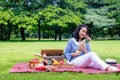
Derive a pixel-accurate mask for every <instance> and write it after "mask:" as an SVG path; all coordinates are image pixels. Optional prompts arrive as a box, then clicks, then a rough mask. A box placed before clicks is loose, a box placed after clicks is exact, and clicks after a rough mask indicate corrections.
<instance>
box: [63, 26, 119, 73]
mask: <svg viewBox="0 0 120 80" xmlns="http://www.w3.org/2000/svg"><path fill="white" fill-rule="evenodd" d="M90 40H91V39H90V37H89V36H88V26H87V25H79V26H78V27H77V29H76V30H75V31H74V33H73V38H71V39H70V40H69V41H68V43H67V46H66V48H65V50H64V57H65V58H66V61H67V62H68V63H72V64H74V65H75V66H77V67H91V68H95V69H100V70H106V71H115V70H118V68H116V67H112V66H110V65H108V64H106V63H105V62H104V61H103V60H101V59H100V58H99V57H98V56H97V55H96V53H94V52H91V50H90V46H89V41H90Z"/></svg>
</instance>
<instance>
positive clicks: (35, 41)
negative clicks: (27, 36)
mask: <svg viewBox="0 0 120 80" xmlns="http://www.w3.org/2000/svg"><path fill="white" fill-rule="evenodd" d="M66 41H68V40H67V39H66V40H61V41H59V40H56V41H55V40H49V39H48V40H40V41H39V40H25V41H22V40H5V41H3V40H1V41H0V42H66Z"/></svg>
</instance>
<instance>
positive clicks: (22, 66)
mask: <svg viewBox="0 0 120 80" xmlns="http://www.w3.org/2000/svg"><path fill="white" fill-rule="evenodd" d="M116 67H118V68H120V64H118V65H116ZM47 71H48V70H34V69H30V68H29V66H28V65H27V63H25V62H20V63H17V64H16V65H15V66H13V67H12V68H11V69H10V71H9V72H10V73H17V72H24V73H25V72H47ZM54 72H82V73H89V74H98V73H116V72H117V73H118V72H120V71H102V70H97V69H92V68H78V67H71V68H57V69H56V70H55V71H54Z"/></svg>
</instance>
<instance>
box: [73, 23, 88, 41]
mask: <svg viewBox="0 0 120 80" xmlns="http://www.w3.org/2000/svg"><path fill="white" fill-rule="evenodd" d="M83 27H85V28H87V34H88V31H89V27H88V26H87V25H85V24H82V25H79V26H78V27H77V28H76V30H75V31H74V32H73V34H72V37H74V38H75V39H76V40H77V41H79V31H80V30H81V29H82V28H83ZM83 39H85V38H83ZM83 39H81V40H83Z"/></svg>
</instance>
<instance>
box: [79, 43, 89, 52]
mask: <svg viewBox="0 0 120 80" xmlns="http://www.w3.org/2000/svg"><path fill="white" fill-rule="evenodd" d="M79 49H80V51H84V53H87V52H88V51H87V49H86V47H85V42H84V41H81V42H80V44H79Z"/></svg>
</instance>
